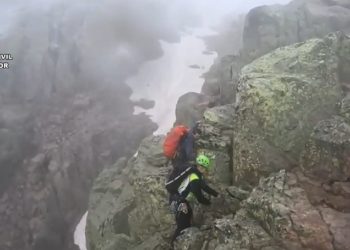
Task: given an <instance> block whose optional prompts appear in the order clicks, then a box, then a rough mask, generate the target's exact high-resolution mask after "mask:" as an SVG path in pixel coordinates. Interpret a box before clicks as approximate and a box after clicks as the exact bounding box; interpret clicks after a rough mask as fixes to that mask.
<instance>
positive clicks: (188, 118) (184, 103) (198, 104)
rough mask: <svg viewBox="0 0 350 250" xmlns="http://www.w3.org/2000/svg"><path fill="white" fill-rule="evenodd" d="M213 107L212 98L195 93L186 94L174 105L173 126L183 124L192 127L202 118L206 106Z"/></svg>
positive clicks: (213, 101)
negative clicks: (174, 118)
mask: <svg viewBox="0 0 350 250" xmlns="http://www.w3.org/2000/svg"><path fill="white" fill-rule="evenodd" d="M214 105H215V100H214V98H211V97H209V96H207V95H204V94H199V93H195V92H189V93H186V94H184V95H182V96H181V97H180V98H179V100H178V101H177V103H176V109H175V116H176V121H175V124H184V125H186V126H188V127H192V126H193V125H194V124H195V123H196V122H197V121H199V120H200V119H201V118H202V115H203V113H204V111H205V109H206V108H207V107H208V106H211V107H213V106H214Z"/></svg>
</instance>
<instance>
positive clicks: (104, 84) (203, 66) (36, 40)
mask: <svg viewBox="0 0 350 250" xmlns="http://www.w3.org/2000/svg"><path fill="white" fill-rule="evenodd" d="M288 2H289V0H265V1H264V0H246V1H240V0H219V1H214V0H176V1H168V0H128V1H126V0H99V1H96V0H84V1H83V0H75V1H68V0H27V1H21V0H12V1H8V0H0V7H1V8H0V11H1V22H0V45H1V47H0V53H10V54H11V55H12V56H13V58H14V59H13V61H11V62H10V69H9V70H6V71H5V70H0V107H1V105H3V104H4V103H6V104H7V103H15V104H17V103H20V104H21V105H23V109H20V110H21V112H29V109H28V110H27V108H28V107H30V105H32V104H33V103H39V105H47V104H48V103H51V102H52V100H53V99H54V98H59V99H64V98H66V96H70V95H73V96H74V95H75V94H77V93H80V92H89V93H95V92H101V90H104V91H105V92H103V94H102V98H101V99H100V100H102V101H105V100H103V97H104V95H105V93H107V94H106V95H108V96H109V98H111V99H113V106H112V109H114V110H115V115H116V116H118V115H119V114H120V113H124V112H125V113H133V112H134V113H138V112H146V113H147V115H149V116H150V117H151V119H153V121H155V122H156V123H157V124H158V125H159V126H160V130H158V132H159V131H160V132H162V133H165V132H166V131H167V129H168V128H169V127H170V126H171V124H172V122H173V121H174V119H175V105H176V101H177V99H178V98H179V97H180V96H181V95H182V94H185V93H186V92H189V91H195V92H199V91H200V88H201V85H202V84H203V81H204V79H203V78H201V75H202V74H203V73H204V72H206V71H208V70H209V68H210V66H211V65H212V64H213V63H214V61H215V59H216V58H217V55H216V54H215V53H213V54H212V55H203V51H205V50H206V44H205V41H204V40H203V39H202V38H201V36H203V35H208V34H215V30H216V29H217V27H218V26H219V25H220V24H222V20H224V19H227V18H235V17H236V16H238V15H240V14H243V13H246V12H247V11H249V9H251V8H253V7H255V6H260V5H265V4H266V5H270V4H276V3H279V4H285V3H288ZM237 39H240V38H239V37H237ZM190 65H198V66H199V69H193V68H189V66H190ZM142 98H146V99H150V100H154V101H155V106H154V108H153V109H151V110H143V109H140V108H138V107H137V106H135V107H134V106H133V105H130V103H131V102H130V100H132V101H137V100H138V99H142ZM106 99H108V98H106ZM63 103H64V101H63ZM2 107H4V105H3V106H2ZM68 108H69V107H68ZM0 115H1V114H0ZM83 219H84V220H85V219H86V216H85V217H84V218H83ZM84 220H83V221H81V223H82V224H81V225H84ZM72 223H74V222H72ZM79 232H80V233H77V235H76V237H77V239H76V241H77V242H80V243H82V245H80V247H81V249H85V246H84V244H83V242H85V237H84V230H83V228H80V231H79Z"/></svg>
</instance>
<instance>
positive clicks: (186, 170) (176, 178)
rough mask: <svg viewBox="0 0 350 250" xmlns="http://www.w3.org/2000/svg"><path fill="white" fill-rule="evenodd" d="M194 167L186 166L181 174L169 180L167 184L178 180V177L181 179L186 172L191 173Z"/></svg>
mask: <svg viewBox="0 0 350 250" xmlns="http://www.w3.org/2000/svg"><path fill="white" fill-rule="evenodd" d="M191 169H192V167H188V168H186V169H185V170H184V171H183V172H182V173H181V174H179V175H178V176H176V177H175V178H174V179H172V180H170V181H168V182H166V183H165V186H167V185H170V184H171V183H173V182H175V181H177V180H178V179H180V178H181V177H182V176H184V175H185V174H187V173H189V172H190V171H191Z"/></svg>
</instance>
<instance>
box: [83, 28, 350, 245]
mask: <svg viewBox="0 0 350 250" xmlns="http://www.w3.org/2000/svg"><path fill="white" fill-rule="evenodd" d="M349 42H350V38H349V37H347V36H345V35H344V34H342V33H333V34H330V35H328V36H326V37H324V38H320V39H311V40H308V41H306V42H303V43H298V44H295V45H291V46H287V47H283V48H280V49H277V50H275V51H273V52H271V53H269V54H267V55H265V56H263V57H261V58H259V59H257V60H255V61H254V62H252V63H251V64H249V65H247V66H245V67H244V68H243V70H242V74H241V75H240V78H239V87H238V88H237V100H236V104H235V105H234V104H228V105H224V106H218V107H213V108H210V109H206V110H205V112H204V114H203V118H202V120H201V122H200V124H199V129H200V131H201V136H200V139H199V140H198V142H197V143H198V147H199V151H201V152H205V153H206V154H207V155H209V156H210V157H211V158H212V160H213V165H214V166H213V171H212V173H211V176H210V178H209V179H210V182H211V183H212V185H213V186H215V187H216V188H217V189H218V190H220V196H219V197H218V198H214V199H213V200H212V203H213V204H212V205H211V206H210V207H203V206H200V205H198V204H197V205H195V215H196V216H195V227H193V228H189V229H187V230H185V231H184V233H183V234H182V235H181V236H180V237H179V238H178V240H177V241H176V244H175V249H259V250H260V249H265V250H267V249H276V250H277V249H286V250H287V249H288V250H290V249H310V250H311V249H315V250H316V249H333V250H344V249H350V248H349V242H348V237H347V236H346V234H347V232H348V231H349V230H350V216H349V205H348V204H350V196H349V177H350V170H349V166H350V165H349V159H348V158H349V157H348V155H349V152H348V149H349V148H348V145H347V144H348V134H349V131H350V130H349V127H350V125H349V124H348V123H349V115H348V108H347V106H348V105H347V103H348V97H347V92H346V89H344V88H343V87H342V86H343V84H342V81H341V80H340V79H347V78H346V77H344V75H343V73H341V72H344V70H343V68H344V67H345V65H346V64H347V62H348V60H349V58H350V53H349V48H348V46H349ZM345 72H346V70H345ZM161 144H162V137H149V138H146V139H145V140H144V141H143V143H142V144H141V145H140V148H139V153H138V155H137V156H136V157H134V158H131V159H130V160H128V161H127V160H126V159H121V160H119V161H118V162H117V164H116V165H114V166H112V167H111V168H108V169H106V170H104V172H103V173H102V175H100V177H99V178H98V180H97V181H96V182H95V185H94V189H93V192H92V194H91V196H90V206H89V207H90V210H89V217H88V228H87V230H88V233H87V237H88V240H89V249H90V250H107V249H111V250H112V249H168V248H169V240H170V236H171V233H172V231H173V230H174V229H175V225H174V219H173V215H172V214H171V213H170V212H169V210H168V207H167V194H166V191H165V189H164V186H163V183H164V181H165V178H166V175H167V173H168V172H169V167H167V166H166V164H165V159H164V158H163V157H162V156H161Z"/></svg>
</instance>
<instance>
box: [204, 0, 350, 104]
mask: <svg viewBox="0 0 350 250" xmlns="http://www.w3.org/2000/svg"><path fill="white" fill-rule="evenodd" d="M349 22H350V8H349V3H347V1H327V0H294V1H291V2H290V3H289V4H287V5H272V6H261V7H256V8H254V9H252V10H251V11H250V12H249V13H248V14H247V15H246V18H245V23H244V28H243V38H242V39H243V42H242V46H241V48H240V51H239V52H237V53H235V55H230V56H229V55H226V56H224V57H223V58H221V59H220V60H218V61H217V62H215V64H214V65H213V66H212V67H211V69H210V70H209V72H207V73H206V74H205V75H206V79H205V83H204V85H203V87H202V90H201V92H202V93H204V94H206V95H209V96H214V97H220V98H219V101H218V102H217V103H220V104H221V105H223V104H227V103H234V102H235V97H236V91H237V90H236V88H237V84H238V79H239V77H238V76H239V74H240V72H241V69H242V68H243V67H244V66H245V65H246V64H248V63H251V62H252V61H253V60H255V59H257V58H259V57H260V56H262V55H264V54H266V53H268V52H270V51H272V50H274V49H277V48H279V47H282V46H286V45H290V44H294V43H297V42H303V41H305V40H307V39H310V38H314V37H319V38H320V37H323V36H325V35H327V34H328V33H330V32H335V31H342V32H345V33H349V32H350V28H349ZM234 25H237V24H234ZM233 29H236V28H233ZM225 35H226V34H223V35H221V36H222V38H221V39H225ZM235 39H240V38H239V37H238V38H237V37H235ZM232 46H234V45H232ZM217 50H218V51H220V47H218V48H217ZM345 68H347V67H345ZM340 81H341V82H343V80H342V79H340ZM344 85H345V87H346V88H347V89H349V85H350V84H349V83H348V82H347V81H345V84H344Z"/></svg>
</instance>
